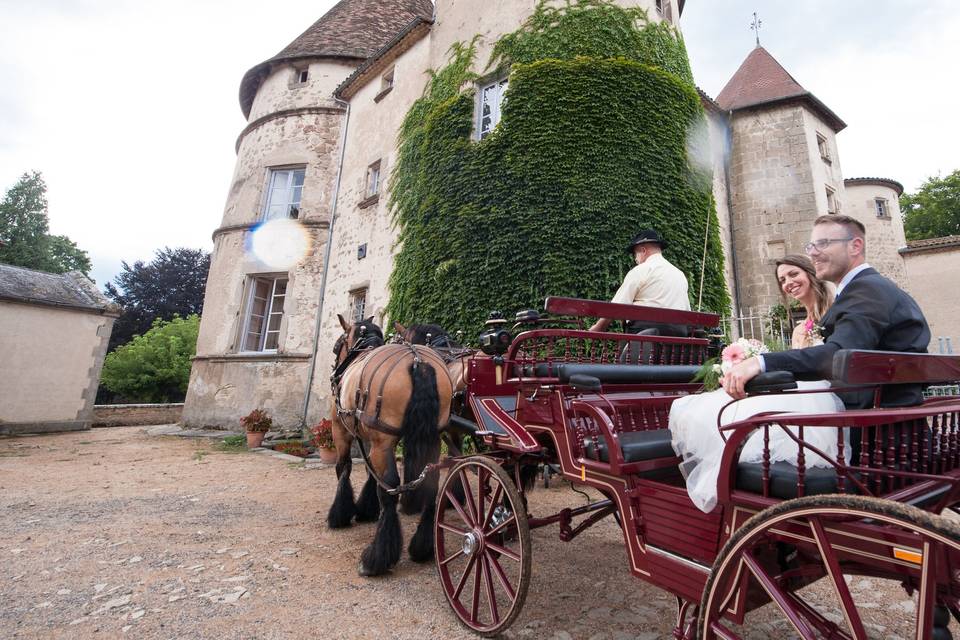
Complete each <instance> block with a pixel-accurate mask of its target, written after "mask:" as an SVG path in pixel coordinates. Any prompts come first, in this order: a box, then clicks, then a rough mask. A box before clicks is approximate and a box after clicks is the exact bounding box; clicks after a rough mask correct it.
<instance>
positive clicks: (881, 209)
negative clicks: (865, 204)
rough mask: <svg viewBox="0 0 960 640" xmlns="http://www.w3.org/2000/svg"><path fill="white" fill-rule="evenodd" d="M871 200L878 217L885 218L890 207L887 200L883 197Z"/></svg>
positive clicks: (888, 213)
mask: <svg viewBox="0 0 960 640" xmlns="http://www.w3.org/2000/svg"><path fill="white" fill-rule="evenodd" d="M873 202H874V204H875V206H876V207H877V217H878V218H886V217H887V216H889V215H890V209H889V208H888V206H887V200H886V199H885V198H876V199H874V201H873Z"/></svg>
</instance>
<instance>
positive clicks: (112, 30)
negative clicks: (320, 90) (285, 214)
mask: <svg viewBox="0 0 960 640" xmlns="http://www.w3.org/2000/svg"><path fill="white" fill-rule="evenodd" d="M333 4H334V1H333V0H312V1H308V0H287V1H281V2H275V3H273V4H271V5H265V4H263V3H262V2H254V1H253V0H230V1H227V0H166V1H165V2H143V1H142V0H31V1H30V2H24V1H22V0H0V87H2V88H0V188H2V189H3V190H6V189H7V188H9V187H10V186H11V185H13V184H14V182H16V180H17V178H18V177H19V176H20V175H21V174H22V173H23V172H24V171H28V170H32V169H37V170H40V171H42V172H43V174H44V177H45V178H46V180H47V184H48V187H49V191H48V196H49V201H50V227H51V231H52V232H53V233H55V234H65V235H68V236H69V237H70V238H71V239H73V240H74V241H75V242H76V243H77V244H78V245H79V246H80V247H81V248H83V249H86V250H87V251H88V252H89V253H90V256H91V258H92V260H93V272H92V276H93V277H94V279H95V280H96V281H97V283H98V285H100V286H101V287H102V286H103V284H105V283H106V282H107V281H109V280H111V279H112V278H113V277H114V276H115V275H116V274H117V273H118V272H119V270H120V261H121V260H126V261H127V262H130V263H132V262H133V261H135V260H138V259H142V260H150V259H151V257H152V255H153V252H154V251H155V250H156V249H159V248H161V247H163V246H171V247H178V246H187V247H195V248H203V249H207V250H209V249H210V248H212V243H211V240H210V235H211V233H212V231H213V230H214V229H215V228H216V227H217V226H218V225H219V223H220V218H221V215H222V211H223V205H224V200H225V198H226V194H227V189H228V187H229V185H230V178H231V175H232V173H233V166H234V161H235V154H234V143H235V141H236V137H237V134H239V132H240V131H241V129H242V128H243V126H244V124H245V122H244V120H243V117H242V114H241V113H240V107H239V104H238V100H237V92H238V88H239V84H240V79H241V77H242V76H243V73H244V72H245V71H246V70H247V69H249V68H250V67H252V66H253V65H255V64H257V63H259V62H261V61H263V60H265V59H267V58H269V57H271V56H272V55H274V54H275V53H276V52H277V51H279V50H280V49H282V48H283V47H284V46H286V45H287V44H288V43H289V42H290V41H291V40H293V39H294V38H295V37H296V36H297V35H299V34H300V33H301V32H302V31H303V30H304V29H306V28H307V27H308V26H309V25H310V24H311V23H312V22H314V21H315V20H316V19H317V18H319V17H320V16H321V15H322V14H323V13H324V12H325V11H326V10H327V9H328V8H329V7H331V6H333ZM758 7H762V8H760V9H759V10H760V19H761V20H762V29H761V32H760V39H761V43H762V44H763V46H764V47H765V48H766V49H767V50H768V51H769V52H770V53H771V54H772V55H773V56H774V57H775V58H776V59H777V60H779V61H780V63H781V64H783V65H784V67H785V68H786V69H787V71H789V72H790V73H791V74H792V75H793V76H794V78H796V79H797V81H798V82H799V83H800V84H801V85H803V86H804V87H805V88H806V89H807V90H809V91H811V92H813V93H814V94H815V95H816V96H817V97H818V98H820V99H821V100H822V101H823V102H824V103H825V104H827V106H829V107H830V108H831V109H833V110H834V111H835V112H836V113H837V114H838V115H839V116H840V117H841V118H842V119H843V120H844V121H846V123H847V124H848V128H847V129H846V130H845V131H843V132H842V133H841V134H840V136H839V138H838V145H839V151H840V161H841V168H842V170H843V174H844V176H846V177H858V176H881V177H888V178H894V179H896V180H899V181H901V182H902V183H903V184H904V186H905V187H906V188H907V189H908V190H913V189H915V188H916V187H918V186H919V185H920V183H921V182H922V181H923V180H924V179H925V178H926V177H928V176H930V175H935V174H937V173H938V172H942V173H944V174H946V173H949V172H950V171H953V170H954V169H957V168H960V161H958V160H957V153H958V149H960V127H958V126H957V124H956V122H955V117H954V116H952V115H951V114H952V113H954V112H955V111H956V105H957V104H958V103H960V88H958V84H957V83H956V82H955V78H956V76H957V71H956V69H955V67H954V65H955V64H956V63H957V61H958V60H960V38H957V37H956V34H957V33H960V3H955V2H953V0H908V1H907V2H904V1H903V0H898V1H894V0H802V1H800V2H798V1H797V0H789V1H781V0H765V1H764V2H757V1H756V0H754V1H753V2H752V3H750V2H746V1H745V0H688V1H687V3H686V10H685V12H684V16H683V18H682V21H681V27H682V29H683V31H684V33H685V37H686V42H687V48H688V50H689V53H690V58H691V62H692V64H693V69H694V75H695V77H696V79H697V83H698V84H699V85H700V87H701V88H703V89H704V90H705V91H706V92H707V93H709V94H710V95H711V96H714V97H715V96H716V95H717V93H719V92H720V89H722V88H723V86H724V84H726V82H727V80H728V79H729V78H730V76H731V75H733V73H734V72H735V71H736V69H737V67H738V66H739V65H740V63H741V62H742V61H743V59H744V58H745V57H746V56H747V54H748V53H749V52H750V50H751V49H752V48H753V46H754V40H753V32H752V31H750V29H749V25H750V22H751V19H752V15H751V14H752V12H753V11H754V10H757V9H758ZM469 35H470V34H464V37H469Z"/></svg>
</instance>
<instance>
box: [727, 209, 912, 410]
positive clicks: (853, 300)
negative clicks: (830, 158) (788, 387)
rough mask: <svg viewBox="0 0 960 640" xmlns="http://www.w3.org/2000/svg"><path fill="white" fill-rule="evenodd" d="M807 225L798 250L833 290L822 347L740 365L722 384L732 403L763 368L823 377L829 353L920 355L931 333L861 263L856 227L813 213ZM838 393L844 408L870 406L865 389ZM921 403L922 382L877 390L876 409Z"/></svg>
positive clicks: (905, 299)
mask: <svg viewBox="0 0 960 640" xmlns="http://www.w3.org/2000/svg"><path fill="white" fill-rule="evenodd" d="M813 224H814V226H813V231H812V232H811V233H810V242H808V243H807V244H806V246H805V247H804V250H805V252H806V253H807V255H809V256H810V258H811V259H812V260H813V264H814V266H815V267H816V270H817V277H818V278H821V279H823V280H829V281H830V282H833V283H835V284H836V285H837V299H836V302H834V303H833V306H832V307H830V310H829V311H827V314H826V315H825V316H824V317H823V320H822V321H821V325H822V328H821V331H820V333H821V335H822V336H823V339H824V344H822V345H820V346H816V347H809V348H806V349H793V350H790V351H781V352H779V353H768V354H765V355H762V356H757V357H754V358H749V359H748V360H744V361H743V362H741V363H740V364H738V365H737V366H735V367H734V368H733V369H731V370H730V371H729V372H728V373H727V374H726V376H724V378H723V380H722V384H723V388H724V389H725V390H726V391H727V393H729V394H730V395H731V396H733V397H734V398H737V399H740V398H743V397H744V396H745V395H746V394H745V393H744V385H745V384H746V383H747V382H748V381H749V380H751V379H752V378H753V377H754V376H756V375H758V374H760V373H763V372H765V371H790V372H792V373H793V374H794V375H795V376H796V377H797V378H798V379H801V380H803V379H809V380H814V379H825V380H829V379H830V378H831V377H832V373H833V371H832V369H833V354H835V353H836V352H837V351H839V350H840V349H870V350H880V351H907V352H911V353H926V351H927V345H928V344H929V343H930V328H929V327H928V326H927V321H926V319H925V318H924V317H923V313H922V312H921V311H920V307H918V306H917V303H916V302H915V301H914V300H913V298H911V297H910V296H909V295H907V294H906V293H904V292H903V291H901V290H900V289H899V288H898V287H897V285H895V284H894V283H893V282H891V281H890V280H888V279H886V278H884V277H883V276H881V275H880V274H879V273H877V272H876V271H875V270H874V269H872V268H871V267H870V265H868V264H867V263H866V258H865V251H866V234H865V230H864V226H863V224H862V223H861V222H860V221H859V220H855V219H854V218H850V217H848V216H840V215H825V216H820V217H819V218H817V219H816V221H815V222H814V223H813ZM839 395H840V396H841V398H842V399H843V401H844V404H845V405H846V406H847V408H848V409H862V408H867V407H870V406H872V404H873V392H872V391H870V390H867V391H863V392H850V393H841V394H839ZM922 401H923V396H922V387H921V385H916V384H912V385H906V384H905V385H890V386H887V387H885V388H884V390H883V395H882V397H881V402H880V404H881V405H882V406H885V407H902V406H910V405H916V404H920V403H921V402H922Z"/></svg>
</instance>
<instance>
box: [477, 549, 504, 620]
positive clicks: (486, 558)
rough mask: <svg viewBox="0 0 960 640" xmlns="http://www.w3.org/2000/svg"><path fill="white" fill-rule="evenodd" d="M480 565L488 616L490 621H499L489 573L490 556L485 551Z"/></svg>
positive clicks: (498, 612)
mask: <svg viewBox="0 0 960 640" xmlns="http://www.w3.org/2000/svg"><path fill="white" fill-rule="evenodd" d="M481 567H482V569H483V579H484V582H485V583H486V587H487V605H488V606H489V607H490V617H491V618H492V619H491V620H490V622H491V623H492V624H497V623H498V622H500V611H499V610H498V609H497V596H496V594H495V593H494V592H493V576H492V575H490V557H489V556H488V555H487V554H486V553H484V554H483V564H482V565H481Z"/></svg>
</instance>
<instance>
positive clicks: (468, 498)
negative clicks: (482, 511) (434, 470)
mask: <svg viewBox="0 0 960 640" xmlns="http://www.w3.org/2000/svg"><path fill="white" fill-rule="evenodd" d="M460 483H461V484H462V485H463V502H464V506H465V507H466V508H467V512H468V513H469V514H470V518H471V519H470V520H469V521H468V522H469V524H470V526H471V527H473V526H476V524H477V523H478V522H480V516H479V515H478V513H477V502H476V499H475V498H474V496H473V489H471V488H470V482H469V481H468V480H467V474H466V473H461V474H460Z"/></svg>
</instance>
